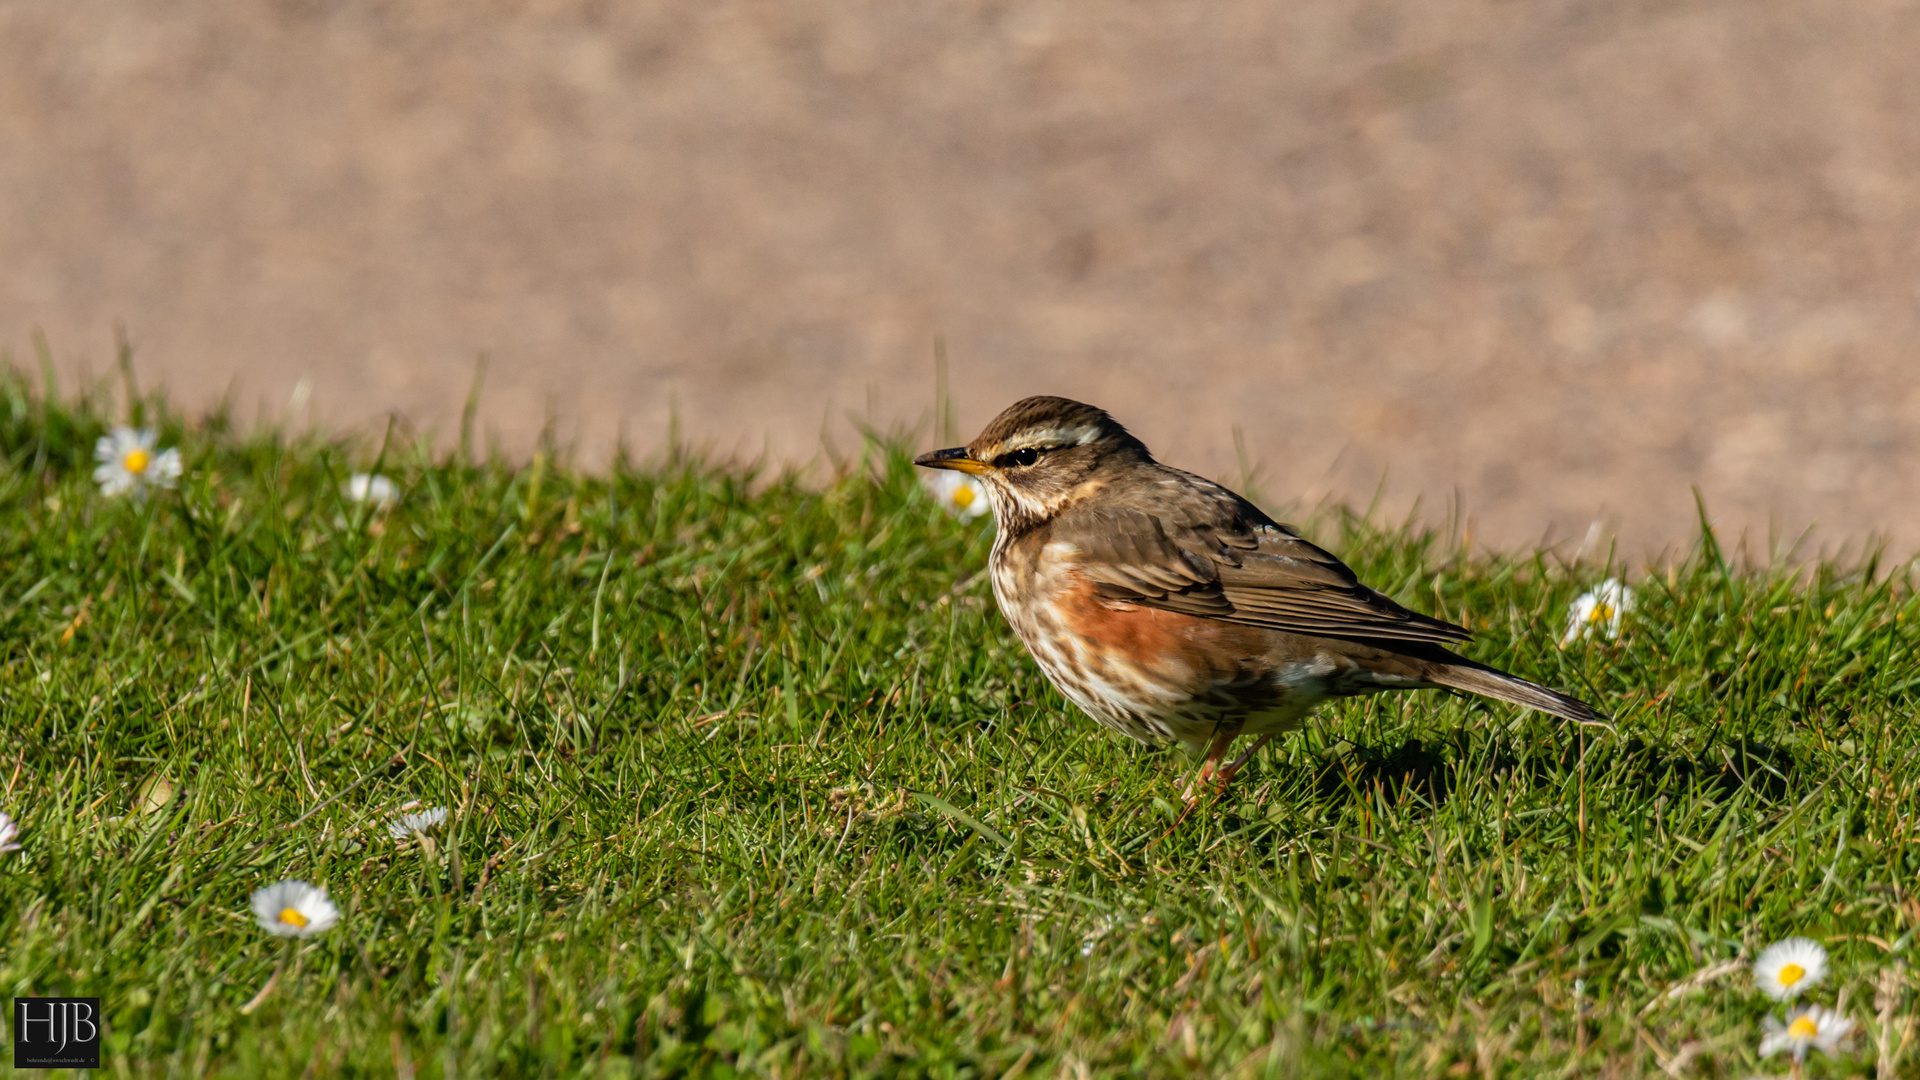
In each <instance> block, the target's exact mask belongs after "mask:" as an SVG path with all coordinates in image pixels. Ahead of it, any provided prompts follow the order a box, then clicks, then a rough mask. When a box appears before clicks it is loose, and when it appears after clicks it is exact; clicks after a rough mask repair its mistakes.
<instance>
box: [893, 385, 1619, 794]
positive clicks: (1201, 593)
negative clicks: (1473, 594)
mask: <svg viewBox="0 0 1920 1080" xmlns="http://www.w3.org/2000/svg"><path fill="white" fill-rule="evenodd" d="M914 464H916V465H924V466H926V467H927V468H930V469H958V470H960V471H961V472H965V473H971V474H973V475H974V476H976V477H978V478H979V479H980V480H981V481H982V482H983V484H984V486H985V488H986V491H987V498H988V499H989V501H990V502H991V503H992V505H993V516H994V521H995V523H996V524H997V525H998V527H999V535H998V536H997V537H996V538H995V539H994V543H993V554H992V556H991V557H990V562H989V568H990V570H991V572H992V578H993V595H994V598H995V599H997V600H998V601H999V602H1000V611H1001V613H1002V614H1004V615H1005V616H1006V617H1007V621H1008V622H1009V623H1012V624H1013V629H1014V631H1015V632H1016V633H1018V634H1019V635H1020V640H1021V641H1023V642H1025V643H1026V646H1027V650H1028V651H1029V652H1031V653H1032V654H1033V658H1034V659H1035V660H1037V661H1039V663H1040V668H1041V670H1042V671H1045V672H1046V674H1047V678H1049V679H1051V680H1053V684H1054V685H1055V686H1057V687H1059V688H1060V691H1061V693H1063V694H1065V695H1067V697H1068V698H1069V699H1071V700H1072V701H1073V703H1074V704H1076V705H1078V706H1080V707H1081V708H1082V709H1084V710H1086V712H1087V715H1089V716H1091V717H1093V718H1094V719H1095V720H1097V721H1099V722H1100V723H1101V724H1104V725H1106V726H1107V727H1109V728H1112V729H1114V730H1115V731H1118V732H1120V733H1121V734H1124V735H1128V736H1131V737H1132V738H1134V739H1138V740H1140V741H1141V742H1145V743H1165V742H1178V743H1180V744H1181V745H1182V746H1184V747H1185V748H1186V750H1187V752H1188V753H1189V754H1192V755H1195V756H1199V755H1200V754H1202V753H1204V754H1205V755H1206V762H1205V764H1204V765H1203V766H1202V767H1201V773H1200V775H1201V778H1202V779H1216V780H1217V781H1218V782H1219V783H1221V784H1223V785H1224V784H1225V783H1226V781H1227V780H1228V779H1229V778H1230V777H1231V776H1232V775H1233V772H1234V771H1235V770H1236V769H1238V768H1239V767H1240V765H1241V764H1243V763H1244V762H1245V761H1246V760H1247V758H1248V757H1250V756H1251V755H1252V754H1253V752H1254V751H1255V750H1257V749H1259V748H1260V746H1261V745H1262V744H1264V743H1265V742H1266V741H1267V740H1268V739H1270V738H1272V737H1273V736H1274V735H1276V734H1279V733H1280V732H1283V731H1288V730H1291V729H1293V728H1296V727H1299V726H1300V725H1301V724H1302V723H1304V722H1305V720H1306V717H1307V716H1308V714H1310V713H1311V712H1312V711H1313V709H1314V707H1315V706H1316V705H1318V704H1320V703H1321V702H1323V701H1325V700H1327V699H1329V698H1340V697H1352V696H1355V695H1358V694H1371V693H1377V692H1379V691H1382V690H1420V689H1432V688H1436V687H1448V688H1451V689H1454V690H1466V691H1469V692H1471V693H1475V694H1483V695H1485V696H1487V697H1490V698H1496V699H1498V700H1500V701H1506V702H1511V703H1513V704H1515V705H1522V706H1525V707H1526V708H1529V709H1539V710H1540V711H1542V712H1546V713H1552V714H1553V715H1555V716H1559V717H1564V718H1565V719H1568V720H1572V721H1576V722H1580V723H1589V722H1597V721H1599V720H1600V719H1601V717H1600V715H1599V714H1598V713H1596V712H1595V711H1594V710H1593V709H1592V708H1591V707H1589V706H1588V705H1587V704H1586V703H1584V702H1581V701H1577V700H1575V699H1573V698H1570V697H1568V696H1566V695H1565V694H1561V693H1559V692H1557V691H1554V690H1549V689H1547V688H1546V687H1544V686H1539V685H1536V684H1534V683H1530V682H1528V681H1526V680H1525V679H1521V678H1516V677H1515V676H1512V675H1509V674H1507V673H1506V672H1504V671H1500V670H1498V669H1495V668H1491V667H1488V666H1487V665H1485V664H1480V663H1475V662H1474V661H1472V660H1468V659H1466V658H1465V657H1462V656H1456V655H1454V654H1453V653H1450V652H1448V651H1447V650H1446V649H1445V648H1444V646H1446V645H1448V644H1451V643H1454V642H1463V641H1466V640H1468V639H1469V638H1470V637H1471V636H1472V635H1471V634H1469V633H1468V632H1467V631H1466V630H1465V629H1464V628H1462V627H1459V626H1455V625H1453V624H1452V623H1449V622H1442V621H1441V620H1439V619H1434V618H1430V617H1428V616H1426V615H1421V614H1418V613H1416V612H1413V611H1409V610H1407V609H1406V608H1404V607H1401V606H1400V605H1399V604H1396V603H1394V602H1393V601H1392V600H1391V599H1389V598H1388V597H1387V596H1385V595H1384V594H1382V593H1379V592H1375V591H1374V590H1372V589H1369V588H1367V587H1366V586H1365V585H1362V584H1360V580H1359V579H1358V578H1357V577H1355V576H1354V573H1353V571H1352V570H1349V569H1348V568H1347V567H1346V565H1345V564H1343V563H1342V562H1341V561H1340V560H1339V559H1336V558H1334V557H1333V556H1332V555H1330V554H1328V553H1327V552H1326V551H1323V550H1321V549H1320V548H1318V547H1315V546H1314V545H1312V544H1310V543H1308V542H1307V541H1306V540H1304V539H1302V538H1301V537H1300V534H1299V533H1297V532H1295V531H1294V530H1293V529H1292V528H1290V527H1288V526H1286V525H1282V524H1280V523H1279V522H1277V521H1274V520H1273V519H1272V518H1270V517H1268V516H1267V515H1265V514H1263V513H1261V512H1260V510H1259V509H1258V508H1257V507H1255V506H1254V505H1253V504H1252V503H1250V502H1248V501H1247V500H1245V499H1243V498H1241V497H1240V496H1238V495H1236V494H1234V493H1233V492H1231V491H1228V490H1227V489H1226V488H1223V487H1221V486H1220V485H1218V484H1216V483H1213V482H1212V481H1210V480H1204V479H1202V478H1200V477H1198V476H1195V475H1193V474H1192V473H1187V472H1182V471H1180V470H1179V469H1174V468H1169V467H1168V466H1165V465H1162V464H1160V463H1159V462H1157V461H1155V460H1154V459H1153V455H1152V454H1149V453H1148V452H1147V448H1146V446H1145V444H1143V443H1141V441H1140V440H1139V439H1136V438H1134V437H1133V436H1132V435H1130V434H1128V432H1127V429H1126V428H1123V427H1121V426H1120V425H1119V424H1118V423H1116V422H1115V421H1114V419H1113V418H1112V417H1110V416H1108V415H1107V414H1106V412H1104V411H1103V410H1100V409H1096V408H1094V407H1093V406H1091V405H1083V404H1081V403H1080V402H1077V401H1069V400H1067V399H1066V398H1057V397H1030V398H1026V399H1024V400H1021V401H1017V402H1015V403H1014V404H1013V405H1012V406H1010V407H1009V408H1008V409H1007V410H1006V411H1005V412H1003V413H1001V414H1000V415H999V416H997V417H995V418H994V420H993V422H992V423H990V424H988V425H987V429H986V430H985V431H983V432H981V433H980V436H979V438H976V439H974V440H973V441H972V442H971V443H968V444H967V445H966V446H960V447H955V448H953V449H951V450H936V451H934V452H932V453H929V454H922V455H921V456H919V457H918V458H915V459H914ZM1241 735H1250V736H1258V740H1257V741H1256V742H1254V743H1253V744H1252V746H1250V747H1249V748H1248V750H1247V752H1246V753H1245V754H1242V755H1241V756H1240V757H1239V758H1238V759H1236V760H1234V761H1233V762H1232V763H1231V764H1228V765H1226V766H1225V767H1224V768H1223V767H1222V766H1221V765H1220V761H1221V759H1222V758H1223V757H1225V756H1226V753H1227V748H1228V747H1229V746H1231V745H1232V744H1233V741H1234V739H1236V738H1238V737H1239V736H1241Z"/></svg>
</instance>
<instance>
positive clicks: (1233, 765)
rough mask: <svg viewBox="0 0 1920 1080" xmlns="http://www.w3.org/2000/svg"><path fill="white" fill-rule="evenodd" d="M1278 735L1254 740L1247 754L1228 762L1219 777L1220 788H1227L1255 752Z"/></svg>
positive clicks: (1269, 735) (1271, 734) (1273, 732)
mask: <svg viewBox="0 0 1920 1080" xmlns="http://www.w3.org/2000/svg"><path fill="white" fill-rule="evenodd" d="M1278 734H1280V733H1279V732H1277V731H1269V732H1267V733H1266V734H1265V735H1262V736H1260V737H1259V738H1257V739H1255V740H1253V745H1252V746H1249V747H1247V752H1246V753H1244V754H1241V755H1240V756H1239V757H1237V758H1234V759H1233V760H1232V761H1229V762H1227V764H1226V766H1225V767H1224V768H1222V769H1221V770H1220V775H1219V783H1220V787H1221V788H1222V789H1224V788H1225V787H1226V786H1227V782H1228V781H1229V780H1232V779H1233V774H1234V773H1237V772H1239V771H1240V766H1242V765H1245V764H1246V763H1247V760H1248V759H1249V758H1251V757H1253V752H1254V751H1255V750H1258V749H1260V748H1261V747H1263V746H1265V745H1267V740H1268V739H1271V738H1273V737H1274V736H1275V735H1278Z"/></svg>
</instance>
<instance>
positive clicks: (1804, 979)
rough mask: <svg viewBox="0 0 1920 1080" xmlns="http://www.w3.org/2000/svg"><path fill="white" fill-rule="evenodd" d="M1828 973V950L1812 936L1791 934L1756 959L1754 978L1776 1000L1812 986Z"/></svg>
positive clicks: (1766, 993) (1791, 995) (1765, 992)
mask: <svg viewBox="0 0 1920 1080" xmlns="http://www.w3.org/2000/svg"><path fill="white" fill-rule="evenodd" d="M1826 974H1827V950H1825V949H1823V948H1821V947H1820V943H1819V942H1817V941H1814V940H1813V939H1811V938H1803V937H1790V938H1788V939H1786V940H1785V941H1776V942H1774V943H1773V944H1771V945H1769V946H1767V947H1766V948H1765V949H1762V950H1761V951H1760V955H1759V956H1758V957H1756V958H1755V959H1754V961H1753V982H1754V985H1755V986H1758V987H1759V988H1760V992H1761V993H1763V994H1765V995H1767V996H1768V997H1770V998H1772V999H1773V1000H1775V1001H1785V1000H1787V999H1788V998H1791V997H1793V996H1795V995H1797V994H1799V993H1800V992H1801V991H1802V990H1806V989H1809V988H1811V987H1812V986H1813V984H1815V983H1817V982H1819V981H1820V980H1821V979H1823V978H1825V977H1826Z"/></svg>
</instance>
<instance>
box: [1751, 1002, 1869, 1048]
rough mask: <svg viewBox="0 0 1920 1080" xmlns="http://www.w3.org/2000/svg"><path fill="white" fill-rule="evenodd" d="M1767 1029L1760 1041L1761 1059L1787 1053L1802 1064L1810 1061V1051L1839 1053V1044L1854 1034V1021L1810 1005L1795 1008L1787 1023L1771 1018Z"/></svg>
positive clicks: (1766, 1025) (1768, 1019)
mask: <svg viewBox="0 0 1920 1080" xmlns="http://www.w3.org/2000/svg"><path fill="white" fill-rule="evenodd" d="M1765 1027H1766V1032H1767V1033H1766V1034H1765V1035H1763V1036H1761V1038H1760V1056H1761V1057H1771V1056H1772V1055H1774V1054H1777V1053H1779V1052H1780V1051H1782V1050H1785V1051H1787V1052H1788V1053H1790V1054H1792V1055H1793V1060H1794V1061H1795V1062H1801V1061H1805V1060H1806V1059H1807V1051H1808V1050H1818V1051H1820V1052H1821V1053H1823V1054H1827V1055H1829V1056H1831V1055H1832V1054H1835V1053H1837V1052H1839V1050H1840V1044H1841V1043H1842V1042H1843V1041H1845V1040H1846V1037H1847V1036H1848V1034H1850V1033H1851V1032H1852V1031H1853V1021H1851V1020H1849V1019H1847V1018H1846V1017H1844V1016H1841V1015H1840V1014H1839V1013H1837V1012H1834V1011H1833V1010H1832V1009H1826V1008H1822V1007H1820V1006H1818V1005H1809V1006H1807V1007H1806V1008H1804V1009H1795V1010H1794V1011H1793V1012H1792V1013H1790V1014H1789V1015H1788V1016H1787V1022H1786V1023H1784V1024H1783V1023H1781V1022H1780V1021H1779V1020H1777V1019H1775V1018H1774V1017H1771V1016H1769V1017H1767V1020H1766V1024H1765Z"/></svg>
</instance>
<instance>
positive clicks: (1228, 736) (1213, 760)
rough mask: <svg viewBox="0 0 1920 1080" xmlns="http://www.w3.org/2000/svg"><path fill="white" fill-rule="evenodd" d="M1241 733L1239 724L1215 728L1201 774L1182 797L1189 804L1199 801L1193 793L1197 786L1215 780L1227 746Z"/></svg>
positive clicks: (1201, 767)
mask: <svg viewBox="0 0 1920 1080" xmlns="http://www.w3.org/2000/svg"><path fill="white" fill-rule="evenodd" d="M1239 734H1240V725H1239V724H1221V725H1220V726H1218V727H1216V728H1214V729H1213V742H1211V743H1209V744H1208V745H1207V760H1206V761H1204V762H1202V763H1201V765H1200V773H1199V775H1198V776H1197V777H1195V778H1194V780H1193V782H1191V783H1189V784H1188V785H1187V791H1186V794H1184V795H1182V796H1181V798H1183V799H1186V800H1187V802H1188V803H1189V804H1192V803H1193V802H1195V801H1197V799H1198V796H1196V795H1195V794H1194V793H1193V792H1194V788H1195V786H1196V785H1198V784H1205V783H1209V782H1211V781H1212V780H1213V778H1214V775H1215V774H1216V773H1217V772H1218V771H1219V769H1220V759H1221V758H1223V757H1226V756H1227V747H1229V746H1232V745H1233V740H1234V738H1235V737H1236V736H1238V735H1239ZM1229 775H1231V774H1229Z"/></svg>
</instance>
